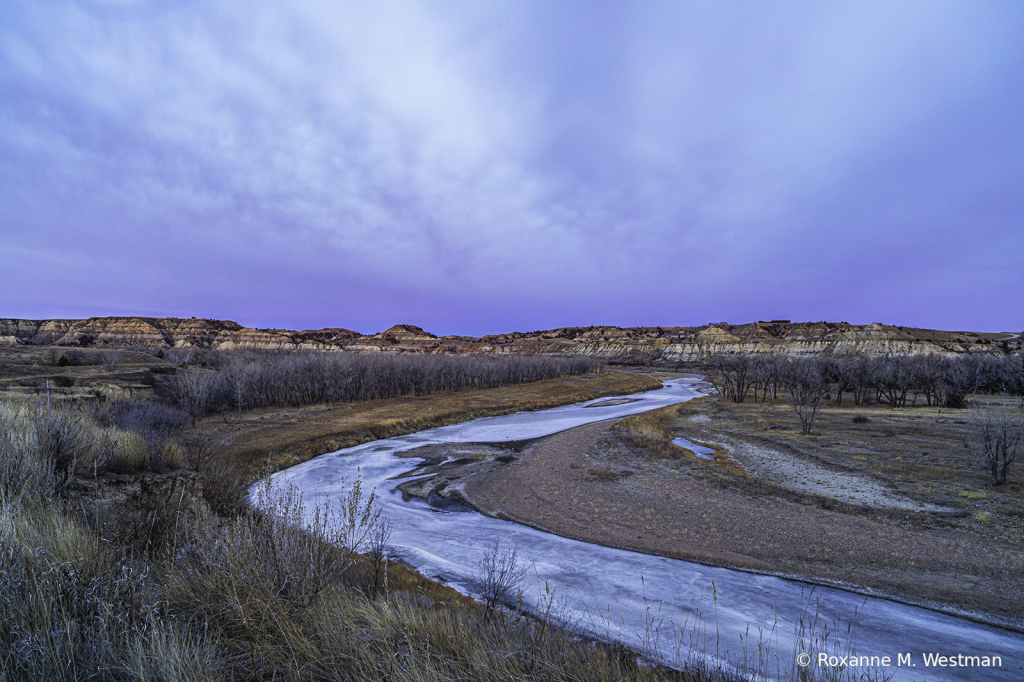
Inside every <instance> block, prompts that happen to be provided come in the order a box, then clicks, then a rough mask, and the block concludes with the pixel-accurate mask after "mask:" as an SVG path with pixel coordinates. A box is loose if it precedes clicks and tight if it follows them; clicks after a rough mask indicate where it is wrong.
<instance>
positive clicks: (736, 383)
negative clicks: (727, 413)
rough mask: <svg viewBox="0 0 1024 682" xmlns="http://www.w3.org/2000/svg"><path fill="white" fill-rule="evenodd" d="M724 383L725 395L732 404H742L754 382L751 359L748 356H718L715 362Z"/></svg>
mask: <svg viewBox="0 0 1024 682" xmlns="http://www.w3.org/2000/svg"><path fill="white" fill-rule="evenodd" d="M715 364H716V366H717V367H718V371H719V372H721V373H722V381H724V382H725V394H726V395H727V396H729V398H730V399H731V400H732V401H733V402H734V403H742V402H743V399H744V398H745V397H746V395H747V392H748V391H749V390H750V387H751V386H752V385H754V382H755V367H754V361H753V358H751V357H750V356H748V355H734V356H725V355H719V356H718V357H717V358H716V361H715Z"/></svg>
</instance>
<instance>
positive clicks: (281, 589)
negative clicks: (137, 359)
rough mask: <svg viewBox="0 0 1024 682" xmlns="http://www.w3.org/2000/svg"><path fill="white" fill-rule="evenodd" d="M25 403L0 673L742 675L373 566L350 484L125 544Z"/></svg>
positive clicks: (11, 442) (4, 450) (2, 604)
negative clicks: (334, 506) (75, 481)
mask: <svg viewBox="0 0 1024 682" xmlns="http://www.w3.org/2000/svg"><path fill="white" fill-rule="evenodd" d="M39 418H40V414H39V413H38V412H37V411H33V410H32V409H27V408H25V407H24V406H10V405H7V406H3V407H2V408H0V420H2V426H3V429H2V431H0V434H2V435H0V680H4V681H6V680H11V681H14V680H18V681H21V680H28V681H36V680H38V681H44V680H45V681H57V682H63V681H70V680H94V679H95V680H138V681H140V682H141V681H143V680H146V681H149V680H166V681H174V682H176V681H179V680H180V681H182V682H184V681H186V680H187V681H193V680H210V681H214V680H217V681H220V680H225V681H226V680H274V681H277V680H295V681H299V680H321V679H323V680H353V681H364V680H365V681H367V682H369V681H371V680H372V681H374V682H376V681H378V680H395V681H398V680H402V681H407V680H412V681H423V682H442V681H443V682H448V681H450V680H484V681H491V680H493V681H494V682H498V681H501V682H504V681H506V680H546V681H554V682H581V681H584V680H586V681H590V680H596V681H608V682H612V681H613V680H614V681H632V680H637V681H640V680H645V681H657V680H695V681H696V680H734V679H741V677H740V676H739V675H738V674H736V673H731V672H728V671H726V670H723V669H721V668H718V667H715V666H714V665H709V664H708V662H707V659H706V658H702V657H701V656H700V655H697V656H695V657H693V658H692V659H691V660H689V661H684V662H683V667H684V668H685V670H683V671H682V672H680V671H677V670H671V669H668V668H664V667H661V666H658V665H655V664H653V663H652V662H651V661H650V660H649V659H645V657H644V652H639V653H638V652H637V651H633V650H630V649H628V648H626V647H623V646H621V645H619V644H615V643H603V644H602V643H599V642H595V641H593V640H592V639H589V638H588V637H585V636H580V634H578V633H577V632H576V631H575V630H573V629H572V628H565V627H553V626H552V625H553V624H557V621H558V619H557V618H556V617H554V616H553V614H552V613H542V614H541V616H542V617H541V618H537V617H527V616H526V615H524V614H521V613H518V612H516V611H514V610H513V611H500V610H496V611H493V612H491V613H488V612H487V610H486V609H485V608H483V607H482V606H481V605H479V604H476V603H474V602H472V601H471V600H469V599H467V598H465V597H463V596H461V595H459V594H457V593H455V592H454V591H452V590H449V589H447V588H443V587H441V586H438V585H437V584H434V583H430V582H429V581H427V580H426V579H424V578H423V577H422V576H419V575H417V574H415V573H414V572H412V571H410V570H408V569H406V568H405V567H403V566H402V565H400V564H395V563H388V564H386V566H387V569H386V571H385V572H384V575H383V576H381V575H379V574H378V573H375V572H374V571H373V570H372V566H373V565H372V561H369V560H368V559H367V558H366V557H364V556H363V555H362V554H360V552H364V551H366V550H367V549H371V548H372V547H374V546H375V544H377V543H375V540H374V538H375V537H376V536H375V534H377V533H381V532H383V531H384V530H386V526H385V525H384V524H382V523H381V519H380V515H379V507H378V505H377V502H376V499H375V497H374V495H373V494H372V493H367V492H366V491H363V490H362V488H361V487H360V486H359V485H358V484H353V486H352V487H351V488H350V489H349V492H348V494H347V495H346V497H345V498H344V499H343V500H342V502H343V504H342V506H341V511H340V512H331V511H329V510H327V509H319V510H318V509H310V508H307V506H306V505H305V504H304V503H303V500H302V498H301V495H299V494H298V493H297V492H296V491H290V492H289V491H286V492H285V493H284V494H283V495H271V494H270V491H269V489H264V491H263V493H262V494H263V495H264V498H263V500H262V501H261V507H263V511H257V510H256V509H255V508H252V507H249V508H246V509H244V510H243V511H242V512H241V513H238V514H236V515H234V516H232V517H215V518H207V519H205V520H203V519H202V518H200V517H196V520H195V525H193V526H191V527H188V528H185V529H182V531H181V532H179V533H175V534H174V535H173V536H169V539H168V540H167V543H166V544H165V545H164V546H162V547H156V548H150V550H149V551H147V552H145V553H142V552H138V551H134V550H132V549H131V546H130V543H119V542H118V541H117V540H118V538H117V537H108V536H105V535H104V534H103V533H102V532H101V528H100V527H99V526H97V525H94V524H92V523H91V520H90V519H87V518H82V517H81V516H80V514H79V512H77V511H76V510H75V509H69V508H65V507H64V505H63V504H62V486H64V485H65V484H66V479H67V476H68V474H67V473H66V471H64V472H62V470H61V467H62V466H65V465H64V464H62V463H61V462H63V461H64V460H62V459H61V457H62V456H63V455H61V452H62V451H60V452H57V451H55V450H54V449H52V448H50V449H47V448H44V447H40V445H39V433H38V430H37V427H36V425H37V420H38V419H39ZM79 426H81V428H82V432H81V433H82V434H92V436H94V437H96V438H99V436H98V435H97V433H99V434H100V435H102V433H103V432H102V429H104V428H111V427H97V426H95V425H94V424H93V425H90V424H88V423H87V422H86V421H84V420H83V421H82V422H81V423H80V424H79ZM69 428H70V427H69ZM81 437H82V438H83V439H86V438H88V437H90V436H88V435H82V436H81ZM129 440H131V441H132V445H131V448H141V447H142V445H141V444H140V441H139V439H134V438H129ZM142 441H143V442H144V439H142ZM90 447H93V446H90ZM55 452H56V454H55ZM81 452H92V450H88V449H86V450H82V451H81ZM81 452H79V454H78V455H76V457H78V456H82V457H83V458H85V456H84V455H81ZM85 459H87V458H85ZM72 461H73V462H74V464H72V465H71V467H72V468H74V466H77V462H78V461H79V460H77V459H73V460H72ZM300 519H302V520H304V521H305V522H306V526H305V527H306V530H302V529H300V527H299V526H298V521H299V520H300ZM115 525H116V524H115ZM561 625H563V626H564V625H566V623H561ZM652 627H655V625H654V623H653V621H652ZM697 653H698V654H702V653H703V652H697Z"/></svg>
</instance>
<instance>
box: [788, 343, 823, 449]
mask: <svg viewBox="0 0 1024 682" xmlns="http://www.w3.org/2000/svg"><path fill="white" fill-rule="evenodd" d="M783 376H784V381H785V384H786V388H787V389H788V391H789V404H790V405H792V406H793V411H794V412H796V414H797V416H798V417H800V427H801V430H802V431H803V432H804V433H805V434H806V433H810V432H811V429H812V428H814V418H815V416H816V415H817V414H818V410H819V409H820V408H821V406H822V404H824V402H825V396H826V394H828V382H827V381H826V380H825V376H824V373H823V371H822V366H821V363H820V362H819V361H818V360H815V359H803V358H799V359H797V358H794V359H791V360H789V361H788V362H787V363H786V364H785V366H784V368H783Z"/></svg>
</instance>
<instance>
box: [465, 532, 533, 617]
mask: <svg viewBox="0 0 1024 682" xmlns="http://www.w3.org/2000/svg"><path fill="white" fill-rule="evenodd" d="M528 572H529V566H527V565H526V564H524V563H523V562H522V561H520V560H519V550H518V548H517V547H516V546H515V545H511V546H502V544H501V542H500V541H499V540H495V541H494V542H493V543H491V545H490V547H489V548H488V549H487V551H486V552H485V553H484V556H483V558H481V559H480V561H479V562H477V574H476V576H475V578H474V580H473V583H474V587H475V588H476V589H477V591H479V593H480V600H481V601H482V602H483V604H484V610H485V612H486V613H487V614H488V615H490V614H491V613H492V612H493V611H494V609H495V607H497V606H498V605H499V604H503V605H511V604H512V603H513V602H512V597H513V596H516V597H518V595H519V590H520V589H521V588H522V584H523V581H524V580H525V579H526V575H527V573H528Z"/></svg>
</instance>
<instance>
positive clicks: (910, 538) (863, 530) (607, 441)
mask: <svg viewBox="0 0 1024 682" xmlns="http://www.w3.org/2000/svg"><path fill="white" fill-rule="evenodd" d="M741 409H742V408H741ZM755 410H756V408H755ZM734 411H735V408H734V406H732V405H726V406H721V405H718V404H716V401H715V399H706V400H703V401H701V402H699V403H697V402H693V403H687V404H685V405H679V406H672V407H668V408H663V409H662V410H659V411H657V412H650V413H646V414H643V415H639V416H636V417H630V418H627V419H625V420H623V421H622V422H621V424H623V425H626V424H631V425H632V428H630V427H628V426H627V427H623V426H613V424H612V423H610V422H602V423H596V424H589V425H586V426H581V427H578V428H575V429H572V430H570V431H566V432H563V433H558V434H555V435H553V436H550V437H547V438H544V439H541V440H539V441H533V442H527V443H520V444H513V445H503V446H501V447H499V448H498V449H494V446H493V445H492V446H489V447H490V449H488V447H485V446H484V445H483V444H466V443H462V444H449V445H443V446H429V447H427V448H424V449H423V450H422V452H420V451H417V454H422V455H423V456H424V457H431V458H435V459H434V461H436V462H440V460H441V458H445V457H447V458H450V460H454V461H449V462H448V463H446V464H437V465H435V466H434V467H433V468H430V467H427V468H423V469H420V470H418V472H417V473H422V474H430V473H436V474H437V475H436V476H435V477H433V478H424V479H420V480H418V481H415V482H411V483H408V484H405V485H403V486H402V491H403V493H405V494H407V495H415V496H419V497H423V498H424V499H432V501H433V502H434V503H435V504H438V503H444V501H445V500H450V501H463V500H465V501H466V502H467V503H469V504H471V505H472V506H474V507H476V508H478V509H480V510H481V511H483V512H485V513H488V514H491V515H494V516H498V517H503V518H509V519H511V520H515V521H517V522H519V523H523V524H526V525H530V526H533V527H537V528H540V529H543V530H547V531H549V532H553V533H556V534H558V535H562V536H564V537H570V538H574V539H579V540H583V541H586V542H593V543H598V544H603V545H607V546H612V547H619V548H624V549H630V550H635V551H640V552H645V553H650V554H657V555H660V556H668V557H673V558H679V559H684V560H689V561H695V562H699V563H704V564H709V565H714V566H723V567H731V568H739V569H743V570H750V571H756V572H760V573H767V574H772V575H779V576H785V577H794V578H797V579H801V580H805V581H809V582H812V583H818V584H824V585H831V586H838V587H842V588H844V589H852V590H855V591H859V592H862V593H864V594H870V595H875V596H884V597H887V598H891V599H895V600H898V601H902V602H905V603H911V604H916V605H922V606H926V607H928V608H932V609H936V610H940V611H943V612H946V613H951V614H955V615H961V616H966V617H969V618H972V619H975V620H979V621H981V622H987V623H990V624H995V625H999V626H1001V627H1010V628H1012V629H1015V630H1018V631H1021V630H1024V619H1022V618H1021V615H1020V614H1021V613H1024V592H1022V590H1021V577H1022V576H1024V552H1022V551H1021V547H1020V545H1019V542H1014V541H1013V537H1012V534H1013V533H1014V532H1015V531H1016V530H1017V529H1016V528H1013V529H1006V528H998V529H993V532H992V533H991V534H990V535H985V534H984V533H979V532H971V530H974V529H976V528H978V526H980V525H981V522H979V521H978V520H977V519H976V518H968V516H969V515H968V513H967V512H966V511H965V509H966V508H967V507H968V506H971V505H974V504H975V503H976V502H977V500H976V499H970V498H971V497H973V498H978V497H979V496H980V495H982V493H980V492H977V493H972V494H970V495H969V496H963V497H960V496H957V498H951V497H949V496H940V495H937V494H924V495H922V494H918V495H914V496H913V497H912V496H910V495H909V494H907V493H905V492H903V491H901V490H900V488H899V486H896V485H892V484H890V482H888V481H886V480H885V479H883V478H881V477H879V476H877V475H872V473H871V472H870V471H866V470H864V468H863V467H862V468H861V469H859V470H858V469H856V468H854V467H850V466H847V467H839V466H837V465H836V463H835V462H834V461H832V462H829V461H824V460H822V459H814V458H811V457H809V456H808V455H807V453H801V452H800V451H796V450H794V448H792V447H791V448H789V449H788V450H786V451H785V452H783V451H782V449H781V445H779V444H775V447H774V448H772V447H769V445H770V444H768V443H765V442H757V443H754V442H751V441H750V440H748V439H749V438H750V434H749V433H746V434H744V433H743V427H744V423H743V420H742V418H733V419H732V420H731V421H729V420H728V417H729V415H730V413H731V412H734ZM765 414H769V415H772V417H773V418H777V419H780V420H781V419H783V418H784V416H783V415H782V414H776V413H774V412H771V411H769V409H768V408H765V407H762V408H761V410H760V416H761V417H762V419H763V418H764V415H765ZM873 415H874V418H875V419H876V420H879V421H880V420H881V419H883V418H888V419H889V421H888V422H887V426H886V428H888V429H893V428H894V424H895V423H896V422H895V421H894V420H898V419H907V420H910V421H911V422H912V421H914V420H915V419H920V418H921V416H922V415H920V414H915V415H900V414H897V415H895V416H892V415H888V416H887V417H886V415H885V414H884V413H883V411H882V410H876V411H875V412H874V413H873ZM830 417H831V418H832V419H833V420H834V421H835V422H836V424H835V428H834V429H833V433H834V434H836V435H838V436H842V435H843V434H842V432H841V429H840V428H839V420H838V419H836V415H830ZM659 423H660V424H661V428H663V431H664V434H665V438H662V439H661V440H658V439H657V438H655V434H656V432H657V427H658V424H659ZM851 423H852V422H851ZM638 425H639V426H638ZM665 427H671V428H665ZM858 428H861V427H860V426H859V425H858ZM680 432H685V433H686V434H687V435H688V436H689V437H691V438H692V439H693V440H694V441H697V442H702V443H705V444H709V445H712V446H714V447H715V449H716V454H715V457H714V458H713V459H712V460H711V461H706V460H703V459H699V458H697V457H695V456H693V455H692V453H690V452H688V451H686V450H684V449H682V448H679V447H678V446H675V445H671V443H670V439H671V436H672V435H674V434H676V433H680ZM642 433H645V434H648V435H647V436H643V437H642V436H639V435H638V434H642ZM862 435H865V434H862ZM905 435H913V434H912V433H909V432H908V433H907V434H905ZM947 436H948V434H947ZM865 437H867V436H865ZM645 438H646V441H645ZM935 438H938V437H937V436H934V435H933V442H932V444H931V447H932V448H933V450H938V447H937V443H936V442H934V439H935ZM893 447H894V448H898V447H899V446H893ZM834 449H836V448H834V447H833V450H834ZM839 456H840V455H837V454H834V455H833V457H836V458H838V457H839ZM903 456H904V455H903V454H901V453H899V452H893V453H892V457H893V458H901V457H903ZM769 459H770V461H772V462H773V464H772V466H774V467H775V469H768V468H766V467H765V464H764V463H765V461H768V460H769ZM780 462H781V464H780ZM800 464H802V465H803V468H802V469H799V470H797V468H796V467H797V465H800ZM791 465H792V466H791ZM758 467H760V468H761V469H763V470H764V471H766V472H768V473H772V472H774V474H775V475H773V476H771V477H767V476H764V477H759V476H757V475H754V474H752V473H749V472H750V471H756V470H758ZM776 469H777V470H778V471H776ZM789 469H794V471H797V473H794V475H793V476H790V477H789V478H788V479H785V480H783V479H784V478H785V477H784V476H783V475H782V474H783V473H785V472H786V471H788V470H789ZM780 472H781V473H780ZM809 472H810V473H809ZM811 474H813V475H814V477H815V481H814V483H820V485H818V487H817V488H813V486H808V485H807V482H806V481H805V480H803V478H804V477H806V476H808V475H811ZM920 487H924V486H920ZM809 488H813V489H809ZM915 490H916V488H915ZM825 491H829V492H830V493H831V494H830V495H826V494H824V492H825ZM1012 492H1013V491H1009V492H1008V493H1007V494H1011V495H1012ZM956 524H959V525H956ZM982 527H983V526H982ZM999 530H1001V531H1002V532H1001V533H999V534H998V535H996V531H999ZM993 535H995V537H993Z"/></svg>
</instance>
